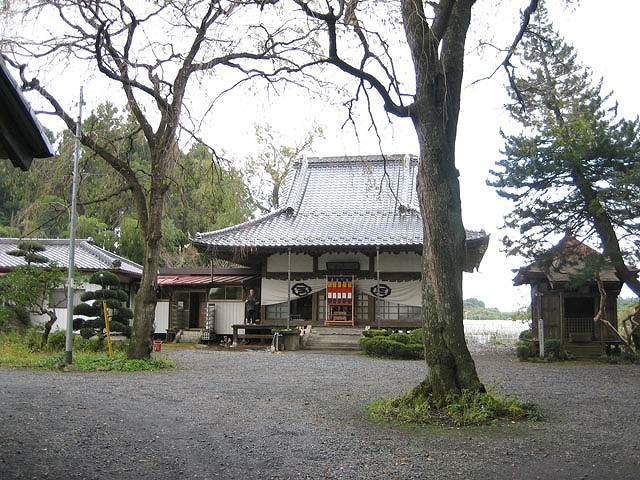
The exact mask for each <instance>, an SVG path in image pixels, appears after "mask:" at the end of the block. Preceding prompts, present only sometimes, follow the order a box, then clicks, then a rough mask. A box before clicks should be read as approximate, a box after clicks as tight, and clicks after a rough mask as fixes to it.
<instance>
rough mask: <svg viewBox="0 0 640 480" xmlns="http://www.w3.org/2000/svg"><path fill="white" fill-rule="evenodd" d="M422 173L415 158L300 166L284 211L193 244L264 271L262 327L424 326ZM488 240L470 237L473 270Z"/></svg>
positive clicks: (285, 192) (287, 189) (288, 182)
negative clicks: (295, 323) (418, 189)
mask: <svg viewBox="0 0 640 480" xmlns="http://www.w3.org/2000/svg"><path fill="white" fill-rule="evenodd" d="M417 167H418V159H417V158H416V157H415V156H411V155H385V156H382V155H380V156H357V157H328V158H305V159H300V160H297V161H295V162H294V163H293V164H292V165H291V166H290V169H289V171H288V172H287V176H286V179H285V182H284V184H283V186H282V188H281V189H280V192H279V198H280V201H281V206H280V207H279V208H277V209H276V210H275V211H273V212H272V213H269V214H267V215H265V216H263V217H260V218H258V219H255V220H251V221H248V222H245V223H242V224H240V225H235V226H232V227H228V228H225V229H221V230H217V231H213V232H206V233H198V234H196V235H195V237H194V238H192V239H191V241H192V243H193V245H194V246H195V247H196V248H198V249H199V250H200V251H202V252H205V253H206V254H207V255H209V256H210V257H212V258H219V259H224V260H227V261H231V262H234V263H237V264H240V265H243V266H246V267H249V268H251V269H253V270H255V271H257V272H259V274H260V284H259V291H258V295H259V297H260V305H261V311H260V318H261V321H262V322H264V323H268V324H270V325H285V324H288V323H289V321H291V320H294V321H295V320H299V321H302V322H304V323H306V324H311V325H318V326H319V325H356V326H371V327H381V328H410V327H417V326H419V325H420V324H421V255H422V236H423V225H422V218H421V216H420V211H419V205H418V199H417V194H416V177H417ZM488 241H489V236H488V235H487V234H486V233H485V232H484V231H467V239H466V255H465V258H464V259H463V262H464V268H465V270H466V271H468V272H471V271H473V270H474V269H476V268H477V267H478V266H479V264H480V262H481V260H482V257H483V255H484V252H485V251H486V249H487V245H488ZM245 294H246V292H245ZM237 320H238V323H242V321H243V318H238V319H237ZM218 333H229V332H218Z"/></svg>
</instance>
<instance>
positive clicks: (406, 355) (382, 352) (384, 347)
mask: <svg viewBox="0 0 640 480" xmlns="http://www.w3.org/2000/svg"><path fill="white" fill-rule="evenodd" d="M394 335H404V336H405V337H407V338H408V335H407V334H394ZM390 337H391V335H389V336H385V335H379V336H375V337H362V338H361V339H360V347H361V348H362V350H363V351H364V352H365V353H366V354H367V355H371V356H374V357H383V358H394V359H398V360H418V359H422V358H424V347H423V346H422V345H420V344H416V343H403V342H401V341H398V340H394V339H392V338H390Z"/></svg>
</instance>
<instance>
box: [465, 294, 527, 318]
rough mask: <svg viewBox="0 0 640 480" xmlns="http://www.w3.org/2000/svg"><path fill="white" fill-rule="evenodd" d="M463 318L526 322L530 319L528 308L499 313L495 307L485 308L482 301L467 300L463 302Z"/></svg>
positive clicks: (475, 299)
mask: <svg viewBox="0 0 640 480" xmlns="http://www.w3.org/2000/svg"><path fill="white" fill-rule="evenodd" d="M463 308H464V318H465V319H469V320H527V319H530V318H531V312H530V307H525V308H521V309H520V310H517V311H515V312H501V311H500V310H499V309H497V308H495V307H486V306H485V303H484V302H483V301H482V300H478V299H477V298H467V299H465V301H464V305H463Z"/></svg>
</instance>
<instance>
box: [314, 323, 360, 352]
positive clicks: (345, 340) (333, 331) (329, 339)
mask: <svg viewBox="0 0 640 480" xmlns="http://www.w3.org/2000/svg"><path fill="white" fill-rule="evenodd" d="M362 331H363V329H362V328H353V327H313V328H312V329H311V334H310V336H309V339H308V340H307V344H306V348H307V349H308V350H336V351H337V350H340V351H358V350H360V345H359V344H358V340H359V339H360V337H362Z"/></svg>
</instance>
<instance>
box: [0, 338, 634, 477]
mask: <svg viewBox="0 0 640 480" xmlns="http://www.w3.org/2000/svg"><path fill="white" fill-rule="evenodd" d="M163 352H164V353H165V354H167V355H168V356H170V357H171V358H173V359H175V361H176V362H177V363H178V366H179V367H178V368H177V369H176V370H173V371H163V372H139V373H132V374H123V373H115V372H99V373H92V374H85V373H78V372H71V373H59V372H37V371H31V370H14V369H0V415H1V418H2V422H1V423H0V478H1V479H3V480H4V479H23V478H38V479H40V478H53V479H62V478H79V479H80V478H81V479H137V480H147V479H149V480H151V479H153V480H163V479H177V478H186V479H216V478H225V479H236V478H237V479H243V480H247V479H307V478H308V479H319V478H331V479H450V478H465V479H511V478H512V479H528V480H529V479H538V478H539V479H551V478H552V479H581V478H589V479H600V478H601V479H638V478H640V423H639V421H638V413H637V411H638V399H639V398H640V366H636V365H605V364H584V363H582V364H580V363H565V364H560V363H558V364H531V363H520V362H518V361H517V360H516V359H515V357H514V356H513V355H511V354H509V352H504V351H497V352H496V351H494V350H492V351H486V350H477V349H476V350H475V351H474V358H475V359H476V363H477V367H478V370H479V373H480V375H481V378H482V379H483V381H484V382H485V383H486V384H487V385H488V386H491V387H493V388H495V389H496V390H498V391H500V392H504V393H518V394H519V395H520V396H521V397H522V398H523V399H525V400H529V401H533V402H535V403H537V404H538V405H539V406H540V407H541V408H542V409H543V411H544V412H545V414H546V416H547V420H546V421H544V422H540V423H536V424H509V425H503V426H497V427H481V428H465V429H441V428H397V427H388V426H385V425H379V424H374V423H372V422H370V421H369V420H368V419H367V418H366V416H365V415H364V414H363V413H362V406H363V405H364V404H366V403H368V402H371V401H373V400H375V399H377V398H380V397H381V396H396V395H399V394H401V393H404V392H406V391H407V390H408V389H410V388H411V387H413V386H415V385H416V384H417V383H418V382H419V381H420V380H421V379H422V378H423V376H424V371H425V366H424V363H423V362H400V361H387V360H376V359H370V358H366V357H364V356H361V355H344V354H342V355H333V354H327V353H322V354H320V353H312V352H305V351H300V352H284V353H276V354H272V353H267V352H264V351H253V352H252V351H245V352H239V351H216V350H210V349H202V348H199V349H179V350H178V349H176V350H169V349H167V348H165V349H164V351H163Z"/></svg>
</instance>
